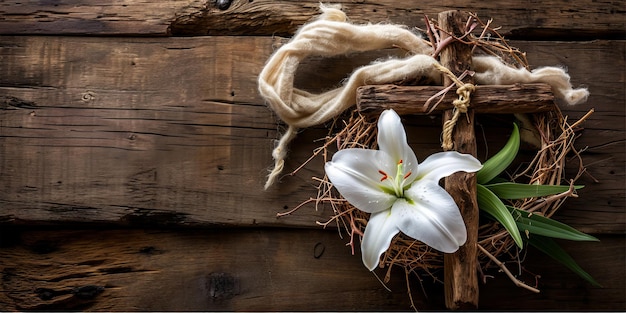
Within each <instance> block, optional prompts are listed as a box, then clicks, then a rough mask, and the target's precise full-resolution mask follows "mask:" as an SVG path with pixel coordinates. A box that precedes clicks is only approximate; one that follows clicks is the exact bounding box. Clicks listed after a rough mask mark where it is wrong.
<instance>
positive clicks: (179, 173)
mask: <svg viewBox="0 0 626 313" xmlns="http://www.w3.org/2000/svg"><path fill="white" fill-rule="evenodd" d="M281 42H282V41H281V40H280V39H276V40H275V39H271V38H261V37H199V38H170V39H165V38H161V39H150V38H89V37H20V36H17V37H11V36H5V37H0V49H1V50H0V52H1V53H0V55H1V58H2V62H0V97H3V98H2V101H1V102H0V106H1V109H0V149H1V150H0V154H1V155H2V156H3V157H2V158H1V159H0V175H1V176H2V179H1V180H0V187H1V188H0V204H1V205H2V211H1V212H0V220H2V221H4V222H5V223H6V222H9V223H35V222H43V223H63V222H65V223H67V222H107V223H111V222H112V223H122V224H142V223H149V224H180V225H188V224H196V225H212V224H229V225H288V226H310V227H316V226H315V221H317V220H326V219H327V217H328V216H329V215H330V214H331V212H330V211H329V210H320V211H318V212H315V210H313V209H312V208H311V207H309V208H308V209H305V210H300V211H299V212H298V214H295V215H293V216H291V217H289V218H285V219H277V218H276V217H275V213H276V212H280V211H283V210H285V209H291V208H293V207H294V206H295V205H297V204H299V203H300V201H304V200H306V199H308V198H309V197H310V196H312V195H314V192H315V189H314V187H313V185H314V182H313V181H312V180H311V176H315V175H317V176H319V175H321V168H322V167H321V164H320V163H319V162H320V160H315V161H314V162H317V163H313V164H311V165H310V166H308V167H306V168H305V169H304V170H303V171H301V172H300V173H299V174H298V175H297V176H295V177H289V176H287V177H285V178H284V179H283V183H282V184H280V185H279V187H276V188H272V189H271V190H270V191H268V192H264V191H263V190H262V184H263V181H264V178H265V175H266V173H267V171H266V169H267V167H268V166H269V165H270V164H271V159H270V152H271V149H272V146H273V140H274V139H275V138H277V136H278V133H277V130H278V129H279V127H278V126H277V120H276V119H275V118H274V117H273V114H272V113H271V112H270V111H269V109H267V108H266V107H264V106H263V100H262V99H261V98H260V96H259V95H258V93H257V90H256V75H257V74H258V73H259V72H260V70H261V68H262V66H263V63H264V62H265V60H266V59H267V57H268V56H269V54H270V53H271V51H272V49H273V46H275V45H277V44H280V43H281ZM513 44H514V45H517V46H519V47H520V48H521V49H523V50H527V51H528V57H529V59H530V62H531V64H532V66H540V65H555V64H556V65H563V66H567V67H568V68H569V72H570V73H571V75H572V80H573V83H574V85H580V84H586V85H588V86H589V88H590V91H591V97H590V98H589V101H588V103H586V104H583V105H578V106H571V107H563V110H564V112H565V114H567V115H569V118H570V119H571V120H576V119H577V118H579V117H581V116H582V115H584V114H585V113H586V112H587V110H589V109H590V108H595V109H596V113H594V114H593V115H592V116H591V118H590V119H589V120H588V121H587V122H585V123H584V124H583V126H584V127H585V131H584V132H583V136H582V137H581V138H580V139H579V140H578V146H579V147H585V146H588V149H587V151H586V153H585V154H584V157H585V162H586V165H587V168H588V171H589V173H590V174H592V175H593V176H594V177H596V178H597V179H598V180H599V181H600V182H599V183H594V182H593V180H592V179H591V178H590V177H588V176H584V177H583V179H582V180H581V182H580V183H581V184H585V185H586V188H584V189H582V190H581V191H580V195H581V197H580V198H578V199H570V200H568V202H566V205H565V206H564V208H563V209H562V210H560V211H559V213H558V218H559V219H560V220H562V221H564V222H567V223H571V224H572V225H574V226H576V227H579V228H580V229H581V230H584V231H591V232H604V233H624V225H625V221H624V219H625V213H624V199H625V195H624V189H625V186H624V182H625V175H624V164H625V162H626V160H625V155H624V144H625V138H624V137H625V133H624V123H623V119H624V115H625V114H624V108H625V105H624V103H625V99H624V56H625V54H626V53H625V44H624V42H621V41H594V42H579V43H552V42H513ZM379 56H380V54H358V55H355V56H354V57H353V58H352V57H338V58H332V59H330V60H322V59H315V58H314V59H310V60H306V62H304V63H303V64H302V65H301V73H300V74H299V75H298V76H297V77H296V84H297V85H299V86H307V87H309V88H310V89H312V90H321V89H324V88H328V87H331V86H333V85H336V84H337V83H338V82H339V81H340V80H341V79H342V78H343V77H345V75H346V73H349V72H350V71H351V70H352V65H353V64H363V63H367V62H368V61H369V60H371V59H372V57H374V58H375V57H379ZM335 65H337V66H335ZM416 122H417V123H419V125H411V126H410V128H409V132H410V134H409V138H410V140H412V144H413V146H414V148H415V149H416V151H417V153H418V157H419V158H420V159H423V158H424V157H425V156H426V155H428V154H430V153H432V152H435V151H437V150H438V149H439V132H440V130H441V125H440V124H439V123H436V122H433V121H431V120H429V119H428V118H424V119H417V120H416ZM508 131H509V130H507V129H503V130H502V131H500V132H493V131H487V132H486V136H487V139H488V140H489V142H493V141H492V140H495V142H497V140H498V138H499V137H502V136H503V134H506V133H508ZM411 133H412V134H411ZM325 135H326V131H325V130H323V129H319V130H315V129H313V130H308V131H305V132H303V133H301V134H300V135H299V137H298V139H297V141H296V142H294V144H293V145H292V151H291V152H290V155H289V159H288V160H289V164H288V168H287V171H286V172H285V173H289V171H291V170H293V169H294V168H296V167H297V166H299V165H300V164H301V163H302V162H304V161H305V160H306V159H307V158H308V157H309V156H310V154H311V153H312V151H313V149H314V148H315V147H316V146H317V145H318V143H316V142H314V141H315V140H317V139H319V138H322V137H324V136H325ZM499 140H502V138H500V139H499ZM496 150H497V148H491V149H490V151H491V153H493V152H494V151H496ZM479 156H481V152H480V151H479Z"/></svg>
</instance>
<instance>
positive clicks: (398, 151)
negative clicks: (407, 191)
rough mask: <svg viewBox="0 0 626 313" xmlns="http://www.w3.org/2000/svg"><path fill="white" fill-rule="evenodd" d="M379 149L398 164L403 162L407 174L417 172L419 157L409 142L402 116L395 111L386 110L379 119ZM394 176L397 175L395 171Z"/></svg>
mask: <svg viewBox="0 0 626 313" xmlns="http://www.w3.org/2000/svg"><path fill="white" fill-rule="evenodd" d="M378 148H379V149H380V150H381V151H384V152H386V153H387V154H388V155H389V156H391V158H392V159H393V160H394V161H395V163H396V164H397V163H398V162H399V161H400V160H402V163H403V164H404V166H405V173H408V172H409V171H411V172H413V173H415V172H416V170H417V164H418V163H417V157H416V156H415V153H414V152H413V150H412V149H411V147H410V146H409V144H408V142H407V139H406V132H405V131H404V126H403V125H402V121H401V120H400V116H399V115H398V113H396V111H394V110H385V111H383V113H381V114H380V117H379V118H378ZM396 164H394V166H395V165H396ZM393 175H394V176H395V175H396V171H395V170H394V172H393Z"/></svg>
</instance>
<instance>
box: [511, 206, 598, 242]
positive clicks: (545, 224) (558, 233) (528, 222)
mask: <svg viewBox="0 0 626 313" xmlns="http://www.w3.org/2000/svg"><path fill="white" fill-rule="evenodd" d="M507 208H508V209H509V211H510V212H511V214H512V215H513V217H514V218H515V221H516V222H517V227H518V228H519V230H521V231H524V232H525V231H528V232H529V233H530V234H534V235H540V236H545V237H552V238H560V239H567V240H575V241H599V240H598V238H596V237H594V236H591V235H587V234H585V233H583V232H580V231H578V230H576V229H574V228H573V227H571V226H569V225H566V224H563V223H561V222H558V221H555V220H553V219H549V218H547V217H544V216H541V215H539V214H532V213H528V212H526V211H523V210H519V209H516V208H513V207H510V206H507Z"/></svg>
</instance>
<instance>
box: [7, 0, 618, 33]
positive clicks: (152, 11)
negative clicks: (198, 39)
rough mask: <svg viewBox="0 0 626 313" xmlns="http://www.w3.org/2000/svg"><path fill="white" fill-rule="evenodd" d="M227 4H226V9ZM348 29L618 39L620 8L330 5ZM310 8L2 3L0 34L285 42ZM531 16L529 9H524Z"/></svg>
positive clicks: (290, 4) (243, 1)
mask: <svg viewBox="0 0 626 313" xmlns="http://www.w3.org/2000/svg"><path fill="white" fill-rule="evenodd" d="M231 2H232V3H231ZM333 2H334V3H340V4H342V5H343V8H344V10H345V11H346V13H348V16H350V19H351V20H352V21H354V22H356V23H369V22H371V23H379V22H383V23H390V22H391V23H399V24H404V25H408V26H409V27H413V26H417V27H423V23H422V19H421V17H422V16H423V14H428V15H430V16H432V17H435V16H436V14H437V13H439V12H442V11H446V10H451V9H459V10H464V11H471V12H476V13H478V14H479V15H480V16H482V17H484V18H485V20H486V19H488V18H493V19H495V21H496V23H497V25H499V26H502V33H503V34H507V35H511V36H516V37H518V38H522V37H524V38H529V37H530V36H532V37H534V38H537V37H546V36H551V40H554V38H555V37H561V38H569V39H574V40H578V39H580V38H605V39H606V38H623V36H624V34H625V32H626V31H625V28H624V25H625V22H624V19H623V15H624V13H625V12H626V9H625V8H624V4H623V2H622V1H610V0H602V1H595V0H584V1H571V2H563V1H533V2H532V3H527V2H523V1H511V0H508V1H497V2H493V1H479V0H471V1H447V2H442V1H437V0H424V1H402V2H398V1H390V0H382V1H358V2H352V1H345V0H340V1H333ZM318 6H319V2H318V1H294V0H288V1H271V0H255V1H249V0H234V1H228V0H226V1H199V0H178V1H131V0H123V1H116V2H115V3H101V2H98V1H87V2H85V1H75V0H74V1H63V2H57V1H48V2H42V1H32V0H28V1H19V2H17V1H3V2H2V3H0V34H45V35H51V34H52V35H54V34H90V35H91V34H95V35H121V34H124V35H170V34H173V35H282V36H284V35H290V34H293V33H294V32H295V31H296V30H297V29H298V27H299V26H301V25H302V24H304V23H305V22H306V21H308V20H310V19H311V18H312V17H313V16H315V15H316V14H317V12H316V11H317V10H316V9H317V8H318ZM529 7H530V8H532V9H529Z"/></svg>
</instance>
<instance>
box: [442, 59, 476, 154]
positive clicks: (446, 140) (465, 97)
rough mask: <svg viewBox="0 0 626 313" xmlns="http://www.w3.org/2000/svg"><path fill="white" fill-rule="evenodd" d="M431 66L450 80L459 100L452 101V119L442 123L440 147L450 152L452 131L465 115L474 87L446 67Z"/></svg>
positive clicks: (452, 144)
mask: <svg viewBox="0 0 626 313" xmlns="http://www.w3.org/2000/svg"><path fill="white" fill-rule="evenodd" d="M433 65H434V66H435V67H436V68H437V69H438V70H439V71H441V72H442V73H444V74H445V75H446V76H447V77H448V78H449V79H450V80H452V81H453V82H454V83H455V84H456V86H457V87H458V88H457V90H456V94H457V95H459V98H458V99H456V100H454V101H452V104H453V105H454V109H452V118H450V119H449V120H447V121H445V122H444V123H443V133H442V137H443V139H442V143H441V147H442V148H443V149H444V150H452V148H453V146H454V143H453V142H452V132H453V131H454V126H456V122H457V121H458V120H459V116H460V115H461V114H465V113H467V109H468V107H469V104H470V96H471V94H472V92H474V91H475V90H476V87H475V86H474V85H473V84H469V83H463V82H462V81H461V80H459V79H458V78H457V77H456V75H454V73H452V71H450V70H449V69H448V68H447V67H445V66H443V65H441V64H439V63H435V64H433Z"/></svg>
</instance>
